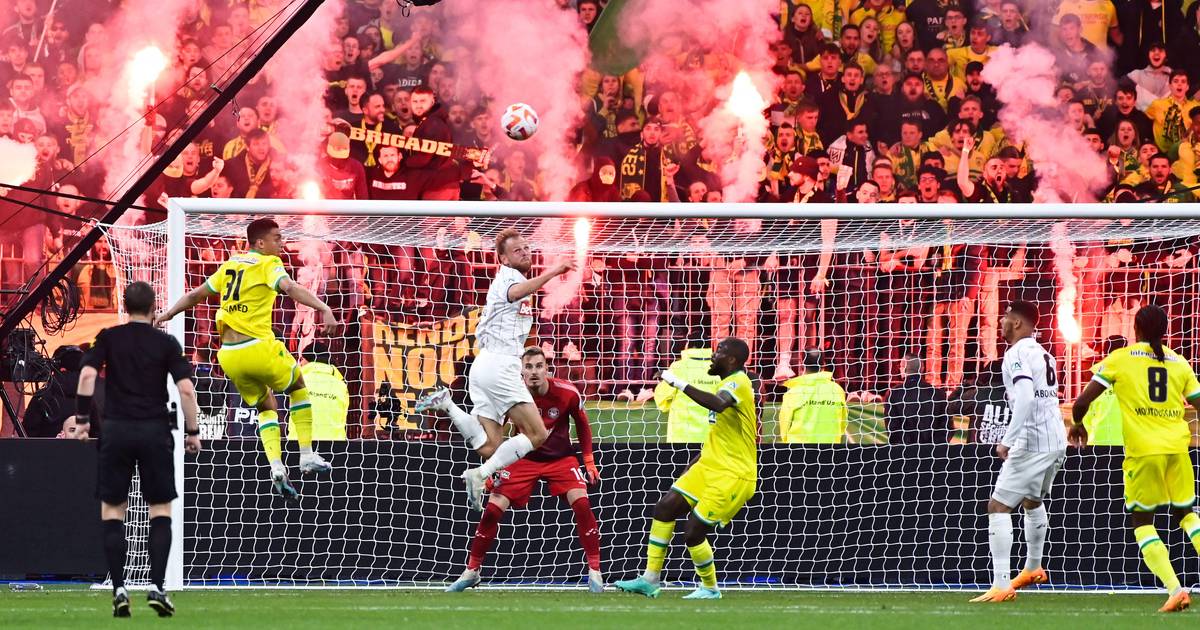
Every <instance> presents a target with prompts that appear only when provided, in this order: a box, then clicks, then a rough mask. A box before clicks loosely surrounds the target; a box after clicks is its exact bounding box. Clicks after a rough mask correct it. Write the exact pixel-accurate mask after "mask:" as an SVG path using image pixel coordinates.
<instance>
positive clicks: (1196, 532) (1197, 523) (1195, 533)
mask: <svg viewBox="0 0 1200 630" xmlns="http://www.w3.org/2000/svg"><path fill="white" fill-rule="evenodd" d="M1179 526H1180V527H1182V528H1183V533H1185V534H1187V537H1188V540H1190V541H1192V546H1193V547H1195V548H1196V552H1197V553H1200V516H1197V515H1196V513H1195V512H1188V515H1187V516H1185V517H1183V520H1182V521H1180V522H1179Z"/></svg>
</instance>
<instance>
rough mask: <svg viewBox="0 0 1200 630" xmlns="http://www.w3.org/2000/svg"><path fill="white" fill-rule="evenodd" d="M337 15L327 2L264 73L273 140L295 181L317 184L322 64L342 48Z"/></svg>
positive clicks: (331, 0)
mask: <svg viewBox="0 0 1200 630" xmlns="http://www.w3.org/2000/svg"><path fill="white" fill-rule="evenodd" d="M342 11H343V2H342V0H326V2H325V3H324V4H323V5H321V8H319V9H317V12H316V13H315V14H313V16H312V17H311V18H309V20H308V22H306V23H305V24H304V26H302V27H301V28H300V30H299V31H297V32H296V34H295V35H293V36H292V37H291V39H289V40H288V42H287V43H286V44H284V45H283V48H282V49H280V51H279V54H277V55H275V56H274V57H272V58H271V61H270V62H268V63H267V67H266V68H265V69H264V70H263V72H264V74H265V75H266V78H267V81H268V89H267V93H268V94H270V95H271V96H274V97H275V101H276V102H277V103H279V119H278V121H277V122H276V136H277V137H279V138H280V139H282V140H283V141H284V143H285V144H286V147H287V151H288V153H287V157H288V158H289V160H290V161H291V162H292V164H293V166H294V167H295V169H296V173H295V178H296V180H297V181H299V180H311V179H319V176H318V175H317V170H316V168H317V158H318V157H319V155H320V153H319V151H320V150H321V149H322V148H323V147H322V145H321V141H322V140H323V139H324V136H323V135H322V123H323V122H324V120H325V117H324V114H325V102H324V99H323V97H324V94H325V89H326V88H327V87H328V81H327V80H326V79H325V76H324V73H322V71H321V64H322V61H323V60H324V58H325V55H326V53H327V52H328V51H329V50H330V49H331V48H332V47H334V46H338V47H340V46H341V45H342V44H341V42H338V41H337V40H336V39H335V38H334V30H335V26H336V23H337V19H338V17H340V16H341V15H342ZM289 13H290V12H289Z"/></svg>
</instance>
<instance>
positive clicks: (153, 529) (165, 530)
mask: <svg viewBox="0 0 1200 630" xmlns="http://www.w3.org/2000/svg"><path fill="white" fill-rule="evenodd" d="M169 555H171V517H170V516H156V517H154V518H152V519H150V583H151V584H153V585H155V586H157V587H158V590H160V591H161V590H163V580H164V579H166V577H167V556H169Z"/></svg>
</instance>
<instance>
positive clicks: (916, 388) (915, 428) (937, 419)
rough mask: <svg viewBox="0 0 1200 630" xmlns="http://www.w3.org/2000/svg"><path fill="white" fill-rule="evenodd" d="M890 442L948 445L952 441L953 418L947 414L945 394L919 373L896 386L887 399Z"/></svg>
mask: <svg viewBox="0 0 1200 630" xmlns="http://www.w3.org/2000/svg"><path fill="white" fill-rule="evenodd" d="M886 422H887V430H888V443H889V444H946V443H947V442H949V441H950V418H949V416H947V415H946V393H945V392H943V391H942V390H940V389H938V388H936V387H934V386H932V385H930V384H929V383H928V382H926V381H925V379H924V378H923V377H921V376H920V375H917V374H914V375H912V376H909V377H907V378H905V379H904V384H903V385H901V386H899V387H893V388H892V390H891V392H889V393H888V399H887V420H886Z"/></svg>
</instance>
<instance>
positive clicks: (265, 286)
mask: <svg viewBox="0 0 1200 630" xmlns="http://www.w3.org/2000/svg"><path fill="white" fill-rule="evenodd" d="M246 243H247V245H249V247H250V251H247V252H242V253H239V254H234V255H233V256H231V257H230V258H229V260H227V261H225V264H223V265H221V266H220V268H218V269H217V272H216V273H214V274H213V275H212V276H211V277H210V278H208V280H206V281H205V282H204V284H202V285H200V286H198V287H196V288H195V289H192V290H191V291H190V292H188V294H187V295H185V296H183V297H182V298H180V300H179V302H178V303H176V304H175V305H174V306H172V307H171V308H170V309H169V310H167V311H166V312H165V313H162V314H161V315H159V316H158V317H157V318H155V322H154V323H155V325H159V324H163V323H165V322H167V321H169V320H170V319H171V318H173V317H175V316H176V315H178V314H179V313H182V312H184V311H186V310H188V309H190V308H192V307H194V306H196V305H197V304H200V303H201V302H203V301H205V300H207V299H209V298H211V297H213V296H214V295H215V296H220V298H221V307H220V308H219V309H218V310H217V332H218V333H219V334H220V335H221V350H220V351H219V352H218V353H217V361H218V362H219V363H220V364H221V369H222V370H223V371H224V372H225V376H227V377H228V378H229V380H231V381H233V385H234V387H236V388H237V390H238V393H239V394H241V395H242V398H243V399H245V401H246V403H248V404H250V405H254V406H255V407H256V408H257V409H258V437H259V439H260V440H262V445H263V451H264V452H265V453H266V455H267V461H268V462H269V463H270V465H271V484H272V488H273V490H274V491H275V493H276V494H278V495H280V496H282V497H283V498H285V499H287V500H289V501H293V502H294V501H296V500H298V499H299V498H300V495H299V493H298V492H296V489H295V488H294V487H293V486H292V484H291V483H290V482H289V481H288V477H287V468H285V467H284V465H283V459H282V453H283V449H282V446H281V445H280V441H279V413H278V410H277V409H276V404H275V394H276V393H279V392H282V393H286V394H287V395H288V397H289V398H290V403H291V407H289V414H290V422H291V423H292V427H293V429H294V431H295V434H296V441H297V442H299V443H300V472H301V473H306V474H307V473H325V472H329V470H330V468H331V467H330V465H329V463H328V462H326V461H325V460H324V459H322V458H321V456H320V455H317V454H316V453H314V452H313V450H312V404H311V403H310V402H309V398H308V389H307V388H306V387H305V385H304V378H303V377H302V376H301V375H300V368H299V366H298V365H297V364H296V359H295V358H293V357H292V355H291V354H290V353H289V352H288V350H287V347H286V346H284V345H283V342H281V341H279V340H278V339H276V338H275V333H273V332H272V331H271V321H272V312H273V311H274V307H275V296H276V295H278V294H279V293H285V294H287V295H288V297H290V298H292V299H293V300H295V301H297V302H299V303H301V304H303V305H305V306H307V307H309V308H312V309H313V310H315V311H317V312H318V313H320V314H321V327H320V328H321V332H323V333H324V334H326V335H328V334H331V333H332V332H333V331H334V328H335V327H336V326H337V320H336V319H334V317H333V310H332V309H330V308H329V306H328V305H326V304H325V303H324V302H322V301H321V300H320V299H319V298H317V296H315V295H313V294H312V292H310V291H309V290H308V289H306V288H304V287H303V286H301V285H299V284H297V283H296V282H294V281H292V279H291V278H289V277H288V274H287V271H286V270H285V269H284V268H283V261H282V260H280V259H279V252H281V251H282V250H283V235H282V234H281V233H280V231H279V224H277V223H275V221H273V220H271V219H257V220H255V221H253V222H251V223H250V225H249V226H248V227H247V228H246Z"/></svg>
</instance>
